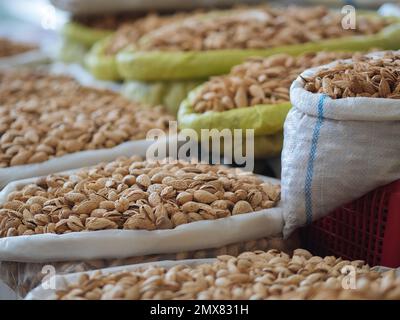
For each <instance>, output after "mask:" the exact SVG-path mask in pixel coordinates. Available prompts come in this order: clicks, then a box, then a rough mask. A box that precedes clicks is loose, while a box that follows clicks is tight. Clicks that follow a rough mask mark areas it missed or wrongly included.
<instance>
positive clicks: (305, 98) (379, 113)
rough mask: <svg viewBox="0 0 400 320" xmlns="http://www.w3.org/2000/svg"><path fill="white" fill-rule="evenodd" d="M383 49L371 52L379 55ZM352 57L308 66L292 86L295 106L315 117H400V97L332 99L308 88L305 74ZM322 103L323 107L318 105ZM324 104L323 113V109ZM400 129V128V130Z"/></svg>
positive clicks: (344, 61) (361, 118) (369, 119)
mask: <svg viewBox="0 0 400 320" xmlns="http://www.w3.org/2000/svg"><path fill="white" fill-rule="evenodd" d="M393 52H396V53H399V54H400V50H399V51H393ZM383 54H384V52H383V51H380V52H373V53H371V54H367V55H366V56H369V57H376V58H379V57H380V56H382V55H383ZM351 61H352V59H346V60H341V59H339V60H336V61H334V62H331V63H329V64H325V65H323V66H319V67H315V68H310V69H307V70H305V71H304V72H303V73H302V74H301V75H300V76H298V77H297V79H296V80H295V81H294V82H293V83H292V85H291V87H290V101H291V103H292V107H293V108H295V109H297V110H299V111H301V112H303V113H305V114H307V115H310V116H314V117H323V118H326V119H332V120H341V121H343V120H344V121H399V120H400V99H389V98H368V97H348V98H341V99H332V98H331V97H329V96H327V95H325V94H322V93H312V92H310V91H307V90H306V89H304V81H303V79H302V77H303V78H304V77H311V76H313V75H314V74H315V73H316V72H317V71H318V70H321V69H324V68H329V67H332V66H334V65H336V64H337V63H339V62H340V63H350V62H351ZM318 106H319V107H318ZM321 108H323V110H322V111H323V114H322V113H321ZM399 132H400V131H399Z"/></svg>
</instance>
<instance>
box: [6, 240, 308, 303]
mask: <svg viewBox="0 0 400 320" xmlns="http://www.w3.org/2000/svg"><path fill="white" fill-rule="evenodd" d="M299 245H300V241H299V238H298V237H297V235H296V236H294V237H291V238H290V239H286V240H285V239H283V238H282V236H281V235H279V236H277V237H266V238H261V239H257V240H250V241H244V242H239V243H232V244H229V245H226V246H222V247H219V248H207V249H203V250H194V251H186V252H179V253H167V254H152V255H142V256H135V257H129V258H120V259H95V260H93V259H92V260H75V261H50V262H16V261H0V284H1V282H3V283H5V284H6V285H7V286H8V287H9V288H10V289H11V290H13V292H14V296H15V297H16V296H19V297H25V296H26V294H27V293H28V292H29V291H31V290H32V289H33V288H35V287H36V286H38V285H39V284H41V283H44V281H45V280H46V278H47V277H46V276H47V275H48V273H47V272H48V270H49V267H50V268H51V269H52V270H53V271H54V273H55V274H57V275H61V274H67V273H75V272H83V271H91V270H96V269H103V268H110V267H117V266H125V265H130V264H137V263H145V262H155V261H162V260H183V259H205V258H215V257H217V256H219V255H225V254H229V255H233V256H237V255H239V254H240V253H242V252H245V251H254V250H264V251H267V250H269V249H277V250H280V251H283V252H286V253H291V252H292V251H293V250H294V249H296V248H298V247H299ZM2 298H3V297H2V295H1V290H0V300H1V299H2ZM13 299H15V298H13Z"/></svg>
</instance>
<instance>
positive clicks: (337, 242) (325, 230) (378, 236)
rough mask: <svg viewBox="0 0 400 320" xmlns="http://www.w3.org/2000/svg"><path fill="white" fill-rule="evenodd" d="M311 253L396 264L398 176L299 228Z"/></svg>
mask: <svg viewBox="0 0 400 320" xmlns="http://www.w3.org/2000/svg"><path fill="white" fill-rule="evenodd" d="M301 235H302V240H303V245H304V247H305V248H307V249H308V250H310V251H311V252H312V253H314V254H318V255H321V256H326V255H334V256H337V257H342V258H343V259H346V260H364V261H366V262H367V263H368V264H369V265H371V266H375V265H381V266H386V267H391V268H394V267H399V266H400V180H398V181H396V182H393V183H391V184H389V185H386V186H383V187H380V188H378V189H376V190H374V191H372V192H370V193H368V194H367V195H365V196H363V197H361V198H360V199H358V200H356V201H354V202H352V203H350V204H347V205H345V206H343V207H340V208H338V209H336V210H335V211H334V212H332V213H331V214H329V215H328V216H326V217H324V218H322V219H320V220H318V221H315V222H314V223H312V224H311V225H309V226H307V227H305V228H303V230H302V231H301Z"/></svg>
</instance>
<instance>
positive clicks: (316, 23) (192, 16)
mask: <svg viewBox="0 0 400 320" xmlns="http://www.w3.org/2000/svg"><path fill="white" fill-rule="evenodd" d="M146 19H148V21H146ZM149 19H150V18H143V19H139V20H138V21H137V22H135V23H133V24H127V25H124V26H122V27H121V28H119V29H118V30H117V31H116V33H115V34H113V35H112V36H111V37H109V38H107V39H104V40H102V41H100V42H98V43H97V44H96V45H95V46H94V47H93V49H92V50H91V52H90V53H89V54H88V55H87V58H86V64H87V66H88V67H89V69H90V70H91V72H92V73H93V74H95V75H96V77H100V78H102V79H109V77H112V79H117V78H122V79H124V80H125V81H127V85H126V88H125V90H124V93H125V94H126V95H127V96H128V97H129V98H132V99H133V100H136V101H144V102H149V101H150V102H152V103H161V104H163V105H166V106H167V107H168V108H169V109H170V110H171V112H172V113H174V111H175V112H176V110H177V108H178V107H179V103H180V102H181V101H182V100H183V99H184V98H185V97H186V94H187V92H188V91H189V90H190V89H192V88H193V86H194V85H196V84H198V83H199V82H202V81H205V80H207V79H208V77H210V76H213V75H220V74H225V73H228V72H229V70H230V69H231V67H233V66H235V65H237V64H239V63H242V62H243V61H244V60H245V59H246V58H248V57H251V56H270V55H273V54H276V53H281V52H287V53H291V54H300V53H303V52H311V51H319V50H332V51H334V50H339V49H343V50H349V51H355V50H367V49H369V48H371V47H379V48H383V49H396V48H397V44H396V43H397V41H396V40H395V39H398V38H399V35H400V33H399V26H398V25H397V26H396V25H393V26H392V25H391V24H392V23H394V22H395V20H394V19H391V18H383V17H378V16H373V15H369V16H359V17H357V19H358V20H357V21H358V24H357V28H356V29H355V30H344V29H343V28H342V26H341V19H342V16H341V15H340V14H338V13H334V12H332V11H329V10H328V9H326V8H324V7H317V8H313V9H310V8H307V9H305V8H299V7H294V6H292V7H289V8H284V9H283V8H270V7H267V6H248V7H237V8H233V9H229V10H210V11H206V12H203V13H202V12H196V11H194V12H188V13H185V14H182V13H179V14H176V15H172V16H161V17H158V18H157V17H153V18H152V19H153V20H149ZM151 21H157V22H158V23H150V22H151ZM338 38H340V41H339V40H338ZM143 88H146V94H143Z"/></svg>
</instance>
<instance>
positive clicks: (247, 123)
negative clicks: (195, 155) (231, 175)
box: [178, 51, 353, 157]
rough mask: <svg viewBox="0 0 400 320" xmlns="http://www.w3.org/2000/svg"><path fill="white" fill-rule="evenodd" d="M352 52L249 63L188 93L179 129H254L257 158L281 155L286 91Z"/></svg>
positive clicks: (284, 56) (287, 103)
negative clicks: (304, 76) (312, 69)
mask: <svg viewBox="0 0 400 320" xmlns="http://www.w3.org/2000/svg"><path fill="white" fill-rule="evenodd" d="M352 55H353V54H352V53H350V52H325V51H321V52H319V53H306V54H302V55H299V56H297V57H295V56H291V55H289V54H277V55H273V56H271V57H267V58H261V57H259V58H249V59H248V60H247V61H246V62H244V63H242V64H240V65H237V66H235V67H233V68H232V70H231V72H230V73H229V74H227V75H223V76H218V77H214V78H211V80H210V81H208V82H206V83H204V84H203V85H201V86H199V87H198V88H196V89H194V90H193V91H192V92H190V93H189V95H188V97H187V99H186V100H184V101H183V102H182V103H181V105H180V108H179V112H178V121H179V127H180V128H181V129H185V128H191V129H194V130H196V131H197V132H198V133H199V134H200V132H201V130H202V129H218V130H223V129H226V128H229V129H231V130H234V129H243V130H245V129H254V136H255V140H254V151H255V156H256V157H265V156H274V155H277V154H279V153H280V151H281V150H282V143H283V134H282V130H283V123H284V121H285V118H286V115H287V113H288V111H289V109H290V107H291V104H290V99H289V90H290V85H291V84H292V82H293V81H294V80H295V79H296V78H297V76H298V75H299V74H300V73H301V72H303V71H304V70H305V69H308V68H310V67H314V66H320V65H323V64H326V63H329V62H332V61H334V60H337V59H343V58H350V57H351V56H352Z"/></svg>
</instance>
